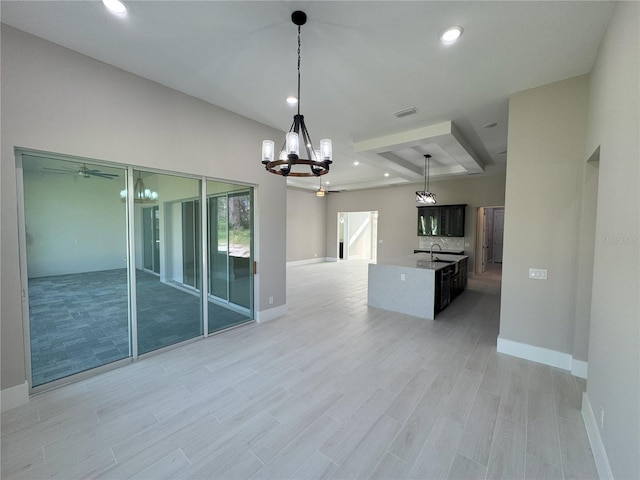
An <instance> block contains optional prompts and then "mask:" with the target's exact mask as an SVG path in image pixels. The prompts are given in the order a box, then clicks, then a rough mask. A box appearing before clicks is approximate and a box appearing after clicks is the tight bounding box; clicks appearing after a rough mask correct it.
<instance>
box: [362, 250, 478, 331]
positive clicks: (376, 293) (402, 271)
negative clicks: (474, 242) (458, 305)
mask: <svg viewBox="0 0 640 480" xmlns="http://www.w3.org/2000/svg"><path fill="white" fill-rule="evenodd" d="M435 253H436V252H434V256H433V260H432V259H431V255H430V254H428V253H415V254H413V255H407V256H405V257H397V258H392V259H389V260H384V261H381V262H379V263H371V264H369V274H368V277H369V284H368V285H369V286H368V295H367V303H368V305H370V306H372V307H377V308H382V309H384V310H391V311H393V312H399V313H406V314H407V315H413V316H415V317H420V318H425V319H429V320H433V319H434V318H435V316H436V314H437V313H438V312H439V311H441V310H442V309H444V308H445V307H446V306H447V305H449V303H450V302H451V300H452V299H453V298H455V297H456V296H457V295H458V294H459V293H460V292H462V291H463V290H464V289H465V288H466V286H467V258H468V257H467V256H466V255H462V256H461V255H445V254H439V253H438V254H437V255H435Z"/></svg>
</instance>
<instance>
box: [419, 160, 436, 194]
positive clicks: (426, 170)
mask: <svg viewBox="0 0 640 480" xmlns="http://www.w3.org/2000/svg"><path fill="white" fill-rule="evenodd" d="M430 158H431V155H429V154H427V155H425V156H424V191H422V192H416V202H417V203H427V204H430V205H435V204H436V194H435V193H431V192H430V191H429V159H430Z"/></svg>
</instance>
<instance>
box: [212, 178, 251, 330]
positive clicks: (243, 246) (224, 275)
mask: <svg viewBox="0 0 640 480" xmlns="http://www.w3.org/2000/svg"><path fill="white" fill-rule="evenodd" d="M207 195H208V196H209V198H208V208H209V212H208V223H209V225H208V228H207V230H208V240H209V284H210V295H209V306H208V311H209V315H208V321H209V332H214V331H217V330H222V329H224V328H228V327H230V326H233V325H237V324H239V323H243V322H246V321H249V320H251V319H253V253H252V251H253V208H252V206H253V205H252V192H251V189H248V187H246V186H245V185H234V184H228V183H223V182H215V181H209V182H207Z"/></svg>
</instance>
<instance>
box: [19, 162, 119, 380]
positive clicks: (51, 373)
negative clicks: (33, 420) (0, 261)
mask: <svg viewBox="0 0 640 480" xmlns="http://www.w3.org/2000/svg"><path fill="white" fill-rule="evenodd" d="M22 172H23V190H24V217H25V230H26V238H25V241H26V242H25V243H26V259H27V276H28V293H29V329H30V353H31V380H32V383H31V385H32V387H36V386H39V385H43V384H46V383H49V382H52V381H54V380H58V379H61V378H64V377H67V376H69V375H73V374H76V373H79V372H83V371H85V370H89V369H91V368H95V367H98V366H101V365H105V364H108V363H111V362H114V361H116V360H120V359H123V358H126V357H128V356H130V340H129V339H130V334H129V303H128V294H127V222H126V205H125V203H124V202H123V201H122V200H121V198H120V192H121V191H122V190H123V189H124V188H125V179H126V171H125V170H124V169H121V168H113V167H106V166H102V165H93V164H89V163H79V162H75V161H70V160H61V159H54V158H46V157H43V156H30V155H26V154H23V155H22Z"/></svg>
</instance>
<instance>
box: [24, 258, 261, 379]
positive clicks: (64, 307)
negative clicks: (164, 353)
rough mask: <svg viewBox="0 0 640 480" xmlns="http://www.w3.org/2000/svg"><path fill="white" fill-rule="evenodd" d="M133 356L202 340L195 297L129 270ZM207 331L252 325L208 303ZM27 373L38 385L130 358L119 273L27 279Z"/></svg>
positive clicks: (123, 282) (122, 281)
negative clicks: (133, 309) (134, 337)
mask: <svg viewBox="0 0 640 480" xmlns="http://www.w3.org/2000/svg"><path fill="white" fill-rule="evenodd" d="M136 299H137V307H138V308H137V312H138V315H137V318H138V352H139V353H140V354H142V353H147V352H150V351H153V350H156V349H158V348H162V347H166V346H168V345H172V344H174V343H178V342H181V341H184V340H188V339H190V338H194V337H197V336H199V335H202V322H201V319H200V299H199V297H198V296H196V295H192V294H189V293H187V292H184V291H181V290H179V289H177V288H174V287H171V286H168V285H166V284H163V283H161V282H160V279H159V277H157V276H155V275H151V274H149V273H146V272H144V271H141V270H137V271H136ZM208 312H209V314H208V320H209V331H210V332H213V331H217V330H221V329H224V328H227V327H229V326H232V325H236V324H239V323H243V322H246V321H249V320H251V318H250V316H249V315H243V314H240V313H237V312H235V311H233V310H230V309H227V308H225V307H222V306H220V305H217V304H215V303H212V302H209V306H208ZM29 317H30V335H31V371H32V384H33V386H38V385H42V384H45V383H48V382H51V381H53V380H57V379H60V378H63V377H66V376H69V375H73V374H75V373H79V372H82V371H85V370H89V369H91V368H95V367H97V366H100V365H105V364H107V363H111V362H114V361H116V360H121V359H123V358H127V357H128V356H129V328H128V325H129V320H128V300H127V271H126V269H117V270H106V271H101V272H88V273H78V274H70V275H56V276H51V277H42V278H33V279H30V280H29Z"/></svg>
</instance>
